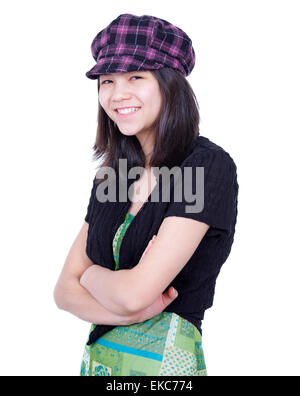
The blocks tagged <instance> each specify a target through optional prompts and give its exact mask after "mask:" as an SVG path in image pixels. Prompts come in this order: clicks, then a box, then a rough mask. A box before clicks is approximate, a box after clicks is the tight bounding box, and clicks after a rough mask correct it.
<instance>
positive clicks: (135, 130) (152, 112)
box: [99, 71, 162, 146]
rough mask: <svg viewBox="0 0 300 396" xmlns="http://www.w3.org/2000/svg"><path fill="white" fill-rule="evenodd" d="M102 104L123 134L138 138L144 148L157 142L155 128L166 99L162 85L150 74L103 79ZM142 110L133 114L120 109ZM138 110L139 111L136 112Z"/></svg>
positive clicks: (143, 72) (110, 76)
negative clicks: (154, 124)
mask: <svg viewBox="0 0 300 396" xmlns="http://www.w3.org/2000/svg"><path fill="white" fill-rule="evenodd" d="M99 82H100V89H99V102H100V105H101V106H102V107H103V109H104V111H105V112H106V114H107V115H108V116H109V117H110V118H111V119H112V120H113V121H114V122H115V123H116V124H117V126H118V128H119V130H120V132H121V133H123V134H124V135H127V136H132V135H136V137H137V138H138V139H139V141H140V142H141V144H142V146H143V144H144V143H145V142H146V140H147V142H149V143H150V141H152V143H153V139H154V138H155V136H154V133H155V131H154V130H153V128H152V125H153V123H154V121H155V120H156V118H157V117H158V115H159V112H160V109H161V105H162V97H161V93H160V88H159V84H158V81H157V80H156V78H155V77H154V75H153V74H152V73H151V72H150V71H134V72H126V73H113V74H105V75H100V76H99ZM132 107H138V109H137V111H134V112H132V113H126V114H120V113H118V111H117V109H119V108H121V109H122V108H127V109H130V108H132ZM135 110H136V109H135Z"/></svg>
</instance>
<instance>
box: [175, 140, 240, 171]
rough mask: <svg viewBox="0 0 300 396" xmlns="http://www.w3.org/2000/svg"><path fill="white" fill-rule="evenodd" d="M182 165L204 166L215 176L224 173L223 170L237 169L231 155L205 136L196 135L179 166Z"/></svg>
mask: <svg viewBox="0 0 300 396" xmlns="http://www.w3.org/2000/svg"><path fill="white" fill-rule="evenodd" d="M184 166H192V167H194V166H199V167H204V168H207V169H206V170H207V171H208V170H210V171H211V173H215V174H216V176H217V175H218V174H220V175H221V174H224V172H225V171H228V172H231V173H236V170H237V167H236V164H235V162H234V160H233V158H232V157H231V155H230V154H229V153H228V152H227V151H226V150H225V149H224V148H223V147H221V146H219V145H218V144H216V143H214V142H212V141H211V140H209V139H208V138H206V137H205V136H197V139H196V143H195V145H194V148H193V150H192V152H191V153H190V154H189V155H188V157H187V158H186V159H185V160H184V161H183V162H182V164H181V167H184ZM219 172H220V173H219Z"/></svg>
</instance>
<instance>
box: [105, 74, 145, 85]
mask: <svg viewBox="0 0 300 396" xmlns="http://www.w3.org/2000/svg"><path fill="white" fill-rule="evenodd" d="M131 78H142V77H140V76H132V77H131ZM106 81H111V80H104V81H102V83H101V84H104V83H106Z"/></svg>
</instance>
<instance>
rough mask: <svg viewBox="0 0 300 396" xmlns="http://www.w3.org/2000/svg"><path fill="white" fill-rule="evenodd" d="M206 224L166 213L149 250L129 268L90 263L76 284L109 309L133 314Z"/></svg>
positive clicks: (171, 273)
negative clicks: (119, 268)
mask: <svg viewBox="0 0 300 396" xmlns="http://www.w3.org/2000/svg"><path fill="white" fill-rule="evenodd" d="M208 228H209V225H207V224H206V223H203V222H199V221H197V220H193V219H187V218H183V217H176V216H169V217H167V218H165V219H164V221H163V223H162V224H161V226H160V228H159V231H158V234H157V237H156V239H155V242H154V243H153V245H152V247H151V249H150V250H149V252H148V253H147V254H146V255H145V256H143V257H142V258H141V260H140V261H139V263H138V264H137V265H136V266H135V267H133V268H132V269H129V270H128V269H126V270H118V271H112V270H109V269H107V268H104V267H101V266H99V265H92V266H90V267H89V268H87V270H86V271H85V272H84V273H83V275H82V276H81V278H80V284H81V285H82V286H83V287H84V288H85V289H87V290H88V291H89V293H90V294H91V295H92V296H93V297H94V298H95V299H96V300H97V301H98V302H101V304H102V305H103V306H104V307H105V308H106V309H108V310H109V311H111V312H113V313H115V314H120V315H123V314H133V313H135V312H138V311H141V310H143V309H145V308H146V307H148V306H150V305H151V304H152V303H153V302H154V301H155V300H156V299H157V298H158V297H159V296H160V295H161V293H163V291H164V290H165V289H166V288H167V287H168V285H169V284H170V283H171V282H172V280H173V279H174V278H175V277H176V276H177V275H178V273H179V272H180V271H181V270H182V269H183V267H184V266H185V264H186V263H187V262H188V261H189V259H190V258H191V257H192V255H193V253H194V252H195V250H196V249H197V247H198V245H199V243H200V242H201V240H202V238H203V237H204V235H205V233H206V232H207V230H208Z"/></svg>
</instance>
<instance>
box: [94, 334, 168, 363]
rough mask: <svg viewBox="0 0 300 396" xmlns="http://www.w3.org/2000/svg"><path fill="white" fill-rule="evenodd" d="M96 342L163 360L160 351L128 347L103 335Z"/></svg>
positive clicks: (117, 349) (132, 353)
mask: <svg viewBox="0 0 300 396" xmlns="http://www.w3.org/2000/svg"><path fill="white" fill-rule="evenodd" d="M96 343H97V344H99V345H103V346H105V347H107V348H111V349H114V350H116V351H119V352H125V353H129V354H131V355H138V356H143V357H146V358H149V359H153V360H158V361H159V362H161V361H162V359H163V355H160V354H159V353H154V352H150V351H143V350H142V349H135V348H131V347H128V346H125V345H119V344H116V343H114V342H111V341H107V340H104V339H103V338H101V337H100V338H99V339H98V340H97V341H96Z"/></svg>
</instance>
